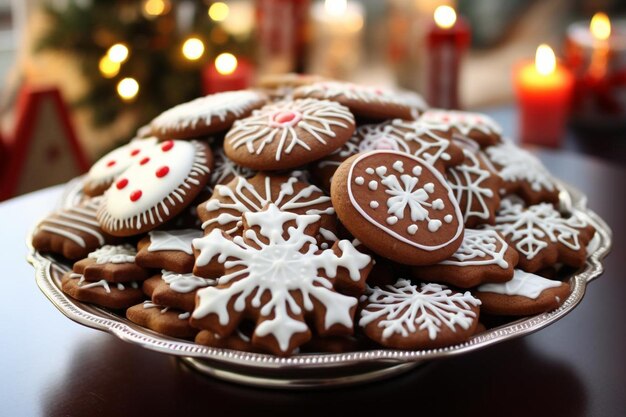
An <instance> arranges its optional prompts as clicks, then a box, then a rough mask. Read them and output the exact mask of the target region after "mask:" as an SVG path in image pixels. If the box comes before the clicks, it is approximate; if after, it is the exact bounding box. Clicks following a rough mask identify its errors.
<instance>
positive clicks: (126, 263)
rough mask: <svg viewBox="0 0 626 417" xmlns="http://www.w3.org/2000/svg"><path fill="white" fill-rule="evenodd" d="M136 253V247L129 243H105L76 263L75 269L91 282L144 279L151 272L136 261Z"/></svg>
mask: <svg viewBox="0 0 626 417" xmlns="http://www.w3.org/2000/svg"><path fill="white" fill-rule="evenodd" d="M136 254H137V251H136V250H135V248H134V247H133V246H132V245H129V244H122V245H104V246H103V247H101V248H98V249H96V250H95V251H93V252H91V253H90V254H89V255H88V256H87V258H85V259H81V260H80V261H78V262H76V263H74V267H73V270H74V272H76V273H78V274H82V275H83V276H84V277H85V281H90V282H95V281H100V280H101V279H104V280H105V281H107V282H111V283H117V282H131V281H143V280H145V279H147V278H148V277H149V274H148V271H147V270H146V269H145V268H142V267H140V266H139V265H137V264H136V263H135V255H136Z"/></svg>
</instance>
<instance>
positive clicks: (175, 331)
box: [126, 301, 198, 339]
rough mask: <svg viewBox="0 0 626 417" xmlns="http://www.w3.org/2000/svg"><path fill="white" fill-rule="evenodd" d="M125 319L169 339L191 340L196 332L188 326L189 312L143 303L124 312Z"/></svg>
mask: <svg viewBox="0 0 626 417" xmlns="http://www.w3.org/2000/svg"><path fill="white" fill-rule="evenodd" d="M126 318H127V319H128V320H130V321H132V322H133V323H135V324H138V325H140V326H142V327H147V328H148V329H150V330H154V331H155V332H158V333H162V334H164V335H167V336H171V337H179V338H183V339H187V338H189V339H191V338H193V337H194V336H195V335H196V333H198V330H197V329H195V328H193V327H191V325H190V324H189V312H184V311H179V310H176V309H173V308H170V307H166V306H162V305H159V304H155V303H153V302H152V301H144V302H143V303H140V304H136V305H134V306H132V307H129V308H128V309H127V310H126Z"/></svg>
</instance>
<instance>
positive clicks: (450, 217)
mask: <svg viewBox="0 0 626 417" xmlns="http://www.w3.org/2000/svg"><path fill="white" fill-rule="evenodd" d="M452 220H454V217H452V215H451V214H446V215H445V216H444V217H443V221H444V222H446V223H451V222H452Z"/></svg>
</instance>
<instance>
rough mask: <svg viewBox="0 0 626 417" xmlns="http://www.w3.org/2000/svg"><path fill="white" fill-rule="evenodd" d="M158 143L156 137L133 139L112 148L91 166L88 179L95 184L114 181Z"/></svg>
mask: <svg viewBox="0 0 626 417" xmlns="http://www.w3.org/2000/svg"><path fill="white" fill-rule="evenodd" d="M156 143H157V139H156V138H154V137H150V138H146V139H133V140H131V141H130V142H129V143H127V144H126V145H123V146H121V147H119V148H117V149H114V150H112V151H111V152H109V153H108V154H106V155H104V156H103V157H102V158H100V159H99V160H98V161H97V162H96V163H95V164H93V165H92V166H91V169H89V172H88V173H87V177H86V180H87V181H89V182H91V183H93V184H94V185H96V186H97V185H101V184H105V183H110V182H112V181H113V180H114V179H115V178H117V177H118V176H119V175H120V174H121V173H122V172H124V170H125V169H126V168H128V167H129V166H130V165H131V164H132V163H134V162H135V161H137V160H139V159H141V158H143V157H144V156H146V151H147V150H149V149H151V148H153V147H154V146H155V145H156Z"/></svg>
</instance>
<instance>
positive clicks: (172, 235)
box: [148, 229, 202, 255]
mask: <svg viewBox="0 0 626 417" xmlns="http://www.w3.org/2000/svg"><path fill="white" fill-rule="evenodd" d="M148 234H149V235H150V245H149V246H148V252H158V251H167V250H173V251H180V252H184V253H186V254H187V255H193V249H192V247H191V241H192V240H194V239H196V238H199V237H201V236H202V231H201V230H196V229H182V230H167V231H165V230H153V231H151V232H150V233H148Z"/></svg>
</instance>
